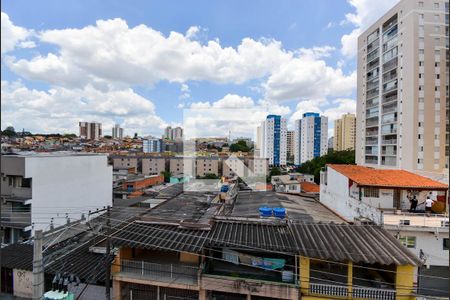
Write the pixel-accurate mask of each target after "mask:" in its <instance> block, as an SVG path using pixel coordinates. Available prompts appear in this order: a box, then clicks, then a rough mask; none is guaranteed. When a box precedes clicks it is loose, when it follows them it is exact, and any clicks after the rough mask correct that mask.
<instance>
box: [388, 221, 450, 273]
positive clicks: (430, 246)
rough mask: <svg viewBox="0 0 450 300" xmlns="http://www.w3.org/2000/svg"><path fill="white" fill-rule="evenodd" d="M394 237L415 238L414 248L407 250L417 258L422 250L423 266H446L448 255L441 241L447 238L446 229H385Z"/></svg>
mask: <svg viewBox="0 0 450 300" xmlns="http://www.w3.org/2000/svg"><path fill="white" fill-rule="evenodd" d="M386 229H387V230H388V231H389V232H390V233H391V234H392V235H394V236H411V237H416V247H415V248H408V250H410V251H411V252H413V253H414V254H415V255H417V257H419V254H420V250H422V251H423V252H424V254H425V257H426V262H425V265H428V266H448V263H449V253H448V250H444V249H443V243H444V242H443V239H444V238H448V228H446V229H444V228H442V229H438V228H432V227H430V228H428V230H421V229H420V230H413V229H414V228H406V229H404V230H402V228H398V229H397V228H396V229H394V228H392V226H390V228H386Z"/></svg>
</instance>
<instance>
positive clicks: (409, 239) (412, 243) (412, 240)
mask: <svg viewBox="0 0 450 300" xmlns="http://www.w3.org/2000/svg"><path fill="white" fill-rule="evenodd" d="M398 240H399V241H400V243H402V244H403V246H405V247H406V248H416V237H415V236H401V237H399V238H398Z"/></svg>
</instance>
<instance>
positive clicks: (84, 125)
mask: <svg viewBox="0 0 450 300" xmlns="http://www.w3.org/2000/svg"><path fill="white" fill-rule="evenodd" d="M78 126H79V131H80V135H79V136H80V138H82V139H86V140H98V139H100V138H101V137H102V135H103V132H102V123H98V122H79V124H78Z"/></svg>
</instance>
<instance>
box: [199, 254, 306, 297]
mask: <svg viewBox="0 0 450 300" xmlns="http://www.w3.org/2000/svg"><path fill="white" fill-rule="evenodd" d="M285 272H288V273H289V274H288V275H289V276H283V275H282V273H285ZM286 274H287V273H286ZM294 274H295V271H293V270H292V271H284V272H280V271H270V270H265V269H261V268H255V267H250V266H245V265H235V264H233V263H228V262H223V261H208V262H207V263H206V265H205V268H204V271H203V273H202V277H201V288H202V289H207V290H212V289H213V290H215V291H221V292H226V293H241V294H246V293H248V291H249V290H251V291H252V297H253V296H260V297H270V298H277V299H298V297H299V290H298V286H297V282H296V278H295V275H294Z"/></svg>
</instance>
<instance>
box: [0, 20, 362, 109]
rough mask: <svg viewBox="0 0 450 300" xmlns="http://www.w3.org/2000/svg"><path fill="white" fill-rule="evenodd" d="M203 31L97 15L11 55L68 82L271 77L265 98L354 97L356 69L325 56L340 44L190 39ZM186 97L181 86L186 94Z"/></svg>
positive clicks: (27, 70) (34, 72) (16, 67)
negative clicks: (46, 49) (52, 49)
mask: <svg viewBox="0 0 450 300" xmlns="http://www.w3.org/2000/svg"><path fill="white" fill-rule="evenodd" d="M199 30H200V27H197V26H193V27H190V29H189V30H188V31H187V33H186V35H183V34H181V33H177V32H171V33H170V34H169V35H168V36H164V35H163V34H162V33H161V32H158V31H156V30H154V29H152V28H150V27H147V26H146V25H139V26H136V27H133V28H129V27H128V25H127V23H126V22H125V21H124V20H122V19H113V20H99V21H97V22H96V24H95V25H92V26H86V27H84V28H81V29H58V30H46V31H43V32H41V33H40V39H41V41H42V42H46V43H51V44H54V45H57V46H58V47H59V52H58V53H48V54H46V55H38V56H35V57H34V58H32V59H14V58H9V59H8V60H7V61H6V62H7V65H8V66H9V67H10V68H11V69H12V70H13V71H14V72H16V73H17V74H19V75H21V76H23V77H25V78H27V79H32V80H41V81H44V82H48V83H51V84H53V85H58V86H64V87H69V88H72V87H75V88H82V87H83V86H85V85H86V84H87V83H91V84H92V85H94V86H95V87H97V88H105V87H108V86H110V85H114V86H116V85H117V84H122V85H124V86H129V85H134V84H146V85H152V84H154V83H157V82H158V81H161V80H167V81H170V82H180V83H185V82H187V81H209V82H216V83H234V84H242V83H244V82H246V81H248V80H253V79H263V80H264V79H265V78H266V77H267V76H268V80H267V82H266V83H264V84H263V85H262V90H263V92H264V93H265V95H266V96H267V99H269V100H277V101H279V100H292V99H296V100H298V99H305V98H310V97H324V96H328V95H333V96H348V94H349V92H348V91H349V90H351V89H353V88H354V86H355V85H356V83H355V80H354V77H353V75H352V74H351V75H346V74H344V73H343V72H342V70H341V69H340V68H333V67H330V66H328V65H327V64H326V62H325V61H324V60H322V59H323V58H325V57H328V56H330V55H331V53H332V52H333V51H335V48H334V47H331V46H323V47H313V48H309V49H306V48H300V49H298V50H294V51H287V50H285V49H283V47H282V44H281V42H279V41H275V40H273V39H264V38H262V39H260V40H253V39H251V38H244V39H242V41H241V43H240V44H239V45H238V46H236V47H235V48H233V47H222V46H221V45H220V43H219V42H218V41H216V40H209V41H207V42H206V43H205V44H204V45H203V44H201V43H200V42H198V41H196V40H192V38H193V37H194V36H195V35H196V34H197V33H198V32H199ZM188 96H190V95H188V93H183V94H182V96H181V98H182V99H183V98H184V99H185V98H188Z"/></svg>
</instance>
